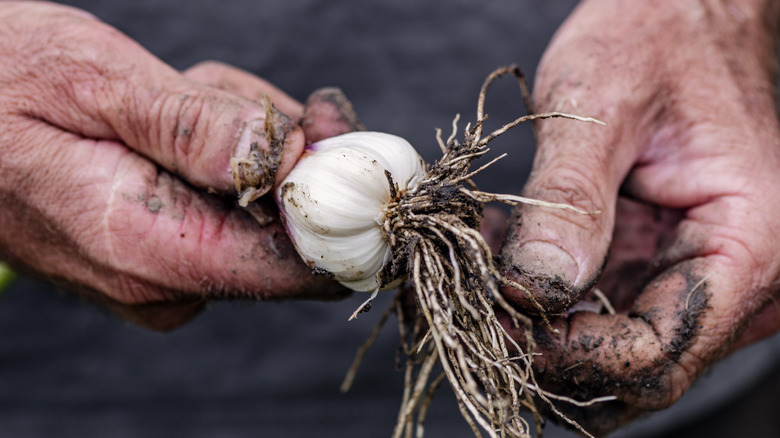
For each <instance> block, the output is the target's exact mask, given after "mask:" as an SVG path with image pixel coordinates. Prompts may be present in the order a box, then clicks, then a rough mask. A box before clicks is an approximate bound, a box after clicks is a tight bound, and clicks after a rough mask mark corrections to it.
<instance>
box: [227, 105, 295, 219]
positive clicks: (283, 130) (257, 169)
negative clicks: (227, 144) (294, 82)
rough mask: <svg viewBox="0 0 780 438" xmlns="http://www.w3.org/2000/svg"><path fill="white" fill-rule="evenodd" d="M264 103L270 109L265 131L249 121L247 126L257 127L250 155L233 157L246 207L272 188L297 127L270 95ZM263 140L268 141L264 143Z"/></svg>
mask: <svg viewBox="0 0 780 438" xmlns="http://www.w3.org/2000/svg"><path fill="white" fill-rule="evenodd" d="M262 104H263V106H264V107H265V110H266V113H265V122H264V124H263V129H262V132H261V130H259V129H257V128H256V127H255V128H253V127H252V125H249V124H248V125H246V126H245V127H244V129H256V130H257V132H253V133H251V135H252V137H253V138H256V140H255V141H253V142H251V143H250V148H249V155H248V156H246V157H233V158H232V159H231V160H230V171H231V173H232V174H233V181H234V183H235V187H236V190H237V191H238V193H239V201H238V203H239V205H241V206H242V207H246V206H247V205H248V204H249V203H250V202H252V201H254V200H255V199H257V198H259V197H260V196H262V195H264V194H266V193H267V192H268V191H269V190H271V187H273V185H274V182H275V181H276V172H277V171H278V169H279V164H280V162H281V160H282V152H283V151H284V145H285V142H286V141H287V136H288V134H289V133H290V132H291V131H292V130H293V129H295V125H294V124H293V123H292V120H290V118H289V117H287V116H286V115H284V114H283V113H281V112H279V111H278V110H277V109H276V108H275V107H274V106H273V104H272V103H271V100H270V99H269V98H268V97H267V96H266V97H265V98H264V99H263V101H262ZM241 135H244V134H241ZM261 141H262V142H263V143H264V144H261Z"/></svg>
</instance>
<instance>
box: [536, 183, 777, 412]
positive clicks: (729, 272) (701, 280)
mask: <svg viewBox="0 0 780 438" xmlns="http://www.w3.org/2000/svg"><path fill="white" fill-rule="evenodd" d="M747 198H750V197H749V196H748V197H747ZM747 202H748V201H747V200H746V199H745V198H735V197H728V196H726V197H722V198H718V199H715V200H712V201H711V202H710V203H708V204H706V205H703V206H700V207H696V208H694V209H692V210H691V211H690V212H689V213H688V215H687V216H686V218H685V219H683V220H682V221H681V222H680V224H679V226H678V231H677V233H676V235H675V236H674V237H673V238H672V240H671V242H670V243H668V244H667V246H665V247H664V248H663V249H662V250H661V255H660V256H659V257H658V258H657V259H656V261H655V262H654V263H655V264H657V265H660V266H663V267H664V268H663V269H664V270H663V272H661V273H660V275H659V276H657V277H656V278H654V279H653V280H651V281H650V282H649V283H648V284H647V285H646V286H644V288H643V289H642V291H641V293H640V294H639V296H638V297H637V299H636V301H635V302H634V304H633V306H632V308H631V310H630V311H629V312H628V313H627V314H617V315H599V314H596V313H589V312H580V313H574V314H572V315H570V316H569V317H567V318H566V319H560V320H558V321H556V322H554V324H553V325H554V326H555V327H556V328H557V329H558V330H559V331H560V333H559V334H552V333H549V332H547V331H546V330H541V329H540V330H538V331H537V333H536V338H537V346H538V350H539V351H538V352H541V353H542V354H541V355H540V356H538V358H537V359H536V360H535V363H534V365H535V366H538V367H539V371H540V372H539V374H538V377H539V378H540V379H541V380H542V381H543V382H544V385H546V386H547V387H548V388H550V389H551V390H553V391H556V390H557V391H562V392H565V393H567V394H569V395H574V396H575V398H580V399H590V398H592V397H594V396H599V395H615V396H617V397H618V399H619V401H620V402H621V403H622V404H623V405H625V406H626V409H629V408H630V409H632V410H635V409H639V410H656V409H661V408H665V407H667V406H669V405H670V404H672V403H674V402H675V401H676V400H677V399H678V398H679V397H680V396H681V395H682V394H683V393H684V392H685V391H686V390H687V389H688V387H689V386H690V384H691V382H693V380H694V379H695V378H696V377H697V376H698V375H699V374H700V373H702V372H703V371H704V370H705V369H706V367H707V366H708V365H709V364H711V363H712V362H714V361H715V360H717V359H719V358H721V357H723V356H724V355H725V354H727V353H728V352H729V351H731V350H732V348H733V342H734V341H735V340H737V339H739V336H740V334H741V333H742V330H743V329H744V328H745V327H746V325H747V323H748V321H750V320H751V317H752V315H755V314H756V313H757V312H758V311H759V310H760V309H761V308H763V307H765V306H766V305H767V303H768V300H769V297H771V294H767V291H768V290H771V287H772V284H773V281H774V280H773V279H774V278H776V276H777V272H778V271H777V269H778V267H777V266H776V265H777V262H775V261H772V262H771V263H770V264H769V265H763V266H762V265H756V264H755V263H753V260H755V259H763V260H769V259H768V258H766V257H768V256H770V254H772V253H773V244H772V242H771V239H769V238H768V236H767V235H766V233H767V232H770V233H771V232H773V231H772V230H766V228H764V227H759V226H758V223H757V222H760V221H761V220H762V219H757V218H760V217H765V216H764V214H765V212H757V211H755V210H754V213H755V214H749V215H746V214H743V213H742V212H743V211H744V209H745V207H746V203H747ZM714 217H717V218H719V219H720V221H719V222H720V223H718V224H716V223H715V222H714V221H713V220H712V218H714ZM735 230H736V233H735ZM745 230H750V231H748V232H745ZM766 328H767V327H761V326H758V327H756V330H760V331H762V332H763V333H766ZM770 328H771V324H770ZM747 333H749V332H747ZM612 407H614V405H612ZM587 412H588V410H585V413H582V412H580V413H575V415H585V417H584V418H588V417H590V415H589V414H587ZM638 412H639V411H635V413H638ZM628 418H629V416H627V417H626V419H628Z"/></svg>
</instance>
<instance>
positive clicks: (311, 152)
mask: <svg viewBox="0 0 780 438" xmlns="http://www.w3.org/2000/svg"><path fill="white" fill-rule="evenodd" d="M385 170H387V171H388V172H390V175H391V176H392V179H393V182H394V183H395V184H396V185H397V187H398V189H399V191H401V192H402V191H404V190H407V189H410V188H412V187H414V186H415V185H416V184H417V183H418V182H419V181H421V180H422V178H423V177H424V176H425V164H424V163H423V160H422V159H421V158H420V156H419V155H418V154H417V152H416V151H415V150H414V148H413V147H412V145H410V144H409V142H407V141H406V140H404V139H403V138H401V137H398V136H395V135H392V134H386V133H382V132H351V133H348V134H342V135H339V136H336V137H331V138H328V139H325V140H322V141H319V142H317V143H314V144H312V145H310V146H308V147H307V150H306V151H305V152H304V154H303V156H302V157H301V158H300V160H299V161H298V163H297V164H296V165H295V167H294V168H293V170H292V171H291V172H290V173H289V175H287V178H285V180H284V181H283V182H282V183H281V184H280V185H279V188H278V189H277V190H276V199H277V202H278V203H279V207H280V210H281V215H282V218H283V219H284V222H285V226H286V227H287V231H288V233H289V234H290V238H291V239H292V242H293V244H294V245H295V248H296V249H297V250H298V253H299V254H300V255H301V257H302V258H303V259H304V261H305V262H307V264H309V266H312V267H315V268H318V269H321V270H324V271H327V272H329V273H331V274H332V275H333V277H334V278H335V279H336V280H337V281H339V282H341V283H342V284H343V285H345V286H347V287H349V288H350V289H353V290H356V291H366V292H371V291H375V290H376V289H377V288H379V287H381V286H387V285H381V284H379V281H378V279H377V274H378V273H379V272H380V270H381V269H382V267H383V266H384V265H385V263H387V262H388V260H390V256H391V253H390V246H389V244H388V243H387V240H386V238H385V233H384V231H383V229H382V224H383V222H384V215H385V214H386V212H385V206H386V205H387V204H388V203H389V202H390V201H391V199H390V198H391V192H390V185H389V183H388V179H387V177H386V175H385Z"/></svg>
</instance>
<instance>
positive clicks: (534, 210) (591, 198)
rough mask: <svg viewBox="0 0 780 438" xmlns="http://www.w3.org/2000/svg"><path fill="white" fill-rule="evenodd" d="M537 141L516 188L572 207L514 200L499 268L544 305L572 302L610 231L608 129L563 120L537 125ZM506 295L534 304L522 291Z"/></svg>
mask: <svg viewBox="0 0 780 438" xmlns="http://www.w3.org/2000/svg"><path fill="white" fill-rule="evenodd" d="M539 128H540V129H539V143H538V149H537V154H536V157H535V159H534V165H533V169H532V171H531V175H530V176H529V180H528V182H527V183H526V186H525V188H524V189H523V195H524V196H526V197H529V198H534V199H539V200H544V201H548V202H556V203H563V204H568V205H571V206H574V207H577V208H579V209H581V210H584V211H586V212H591V213H592V214H582V213H578V212H574V211H571V210H564V209H555V208H546V207H537V206H532V205H522V206H519V207H518V208H517V209H516V210H515V211H514V212H513V217H512V221H511V224H512V225H511V227H510V230H509V234H508V236H507V240H506V242H505V244H504V247H503V249H502V260H503V261H504V269H505V274H506V275H507V276H508V278H510V279H512V280H514V281H515V282H518V283H520V284H521V285H522V286H524V287H525V288H526V289H528V291H530V292H531V294H532V295H533V296H534V298H535V299H536V301H537V302H538V303H539V304H540V305H541V306H542V307H543V309H544V311H546V312H552V313H557V312H560V311H562V310H565V309H567V308H568V307H570V306H571V305H573V304H574V303H576V302H577V301H578V300H579V299H580V297H581V296H582V294H584V293H585V292H587V291H588V290H589V289H590V288H591V287H592V286H593V285H594V284H595V283H596V281H597V280H598V276H599V274H600V271H601V267H602V265H603V264H604V262H605V259H606V256H607V252H608V248H609V245H610V241H611V237H612V229H613V226H614V218H615V204H616V202H617V192H618V188H619V185H620V181H621V179H622V172H621V171H620V170H619V169H616V168H615V167H616V166H617V164H616V163H615V162H614V161H612V160H610V157H608V156H607V154H608V149H609V148H608V147H607V145H608V143H607V142H605V140H606V138H605V137H609V133H607V132H599V131H603V130H605V129H607V128H605V127H602V126H590V125H589V126H584V125H581V124H579V123H576V124H575V123H574V122H572V121H569V120H565V121H564V120H560V121H559V120H545V121H542V123H540V124H539ZM505 293H506V294H507V298H509V299H510V300H513V301H515V302H517V303H518V304H520V305H522V306H523V307H524V308H527V309H529V310H538V309H534V306H532V305H531V303H530V302H529V299H528V297H527V296H526V295H525V293H524V292H521V291H519V290H514V289H512V290H509V291H506V292H505Z"/></svg>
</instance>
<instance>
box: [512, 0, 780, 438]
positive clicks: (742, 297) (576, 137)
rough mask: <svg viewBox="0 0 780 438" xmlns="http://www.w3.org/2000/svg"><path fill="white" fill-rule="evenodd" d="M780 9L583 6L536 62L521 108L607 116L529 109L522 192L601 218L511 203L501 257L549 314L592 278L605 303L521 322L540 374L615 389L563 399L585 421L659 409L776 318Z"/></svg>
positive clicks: (771, 327) (606, 424) (558, 384)
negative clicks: (533, 123) (609, 310)
mask: <svg viewBox="0 0 780 438" xmlns="http://www.w3.org/2000/svg"><path fill="white" fill-rule="evenodd" d="M778 9H780V8H778V4H777V2H770V1H761V0H735V1H731V2H714V1H713V2H709V1H703V2H700V1H687V0H686V1H678V2H661V1H647V2H621V1H619V0H586V1H584V2H583V3H582V4H581V5H580V6H579V7H578V8H577V10H576V11H575V12H574V13H573V14H572V16H571V17H570V18H569V19H568V21H567V22H566V23H565V24H564V25H563V27H562V28H561V29H560V30H559V32H558V33H557V35H556V37H555V38H554V40H553V41H552V43H551V44H550V46H549V48H548V50H547V52H546V54H545V56H544V58H543V60H542V63H541V66H540V69H539V73H538V77H537V83H536V88H535V97H536V105H537V106H536V108H535V110H536V112H545V111H552V110H557V111H566V112H570V113H575V114H579V115H583V116H592V117H596V118H598V119H601V120H603V121H605V122H606V123H607V125H608V126H606V127H602V126H597V125H591V124H581V123H577V122H572V121H568V120H545V121H541V122H540V123H539V125H538V129H539V132H538V134H539V135H538V138H539V148H538V153H537V156H536V158H535V161H534V167H533V171H532V173H531V176H530V178H529V181H528V183H527V185H526V186H525V188H524V194H525V195H526V196H529V197H533V198H537V199H543V200H545V201H554V202H563V203H567V204H571V205H574V206H576V207H579V208H581V209H583V210H586V211H589V212H596V211H600V214H592V215H581V214H577V213H572V212H570V211H567V210H555V209H545V208H539V207H522V208H520V209H519V210H517V211H516V214H515V216H514V219H513V226H512V229H511V230H510V233H509V236H508V240H507V242H506V244H505V246H504V248H503V251H502V256H503V260H504V261H505V263H506V268H505V269H506V272H507V273H508V274H509V275H510V276H513V277H514V278H515V279H516V280H518V281H520V282H521V283H524V284H525V285H526V286H527V287H528V288H529V290H530V292H531V295H532V296H533V297H535V299H536V301H538V303H539V304H540V305H541V306H542V307H544V308H545V310H546V311H547V312H551V313H554V314H559V315H560V314H561V312H564V311H566V310H567V309H568V308H570V307H571V306H573V305H575V304H577V303H578V302H579V301H580V300H582V299H583V297H585V299H589V298H590V297H589V296H586V293H588V291H591V290H592V288H593V287H594V286H595V287H597V288H598V289H600V290H601V291H603V293H604V294H605V295H606V296H607V297H608V298H609V299H610V300H611V302H612V304H613V305H614V307H615V308H616V310H617V313H616V314H614V315H610V314H605V313H606V312H602V314H598V313H593V312H584V311H580V312H572V313H569V314H563V315H561V316H560V317H558V318H554V319H553V322H552V325H553V326H554V327H555V328H557V329H558V330H559V331H560V333H558V334H554V333H550V332H549V331H547V330H546V329H544V328H540V329H539V330H538V331H537V333H536V339H537V344H538V346H537V347H538V350H537V351H538V352H540V353H542V356H539V357H538V358H536V362H535V363H536V367H537V369H538V376H539V377H540V379H541V381H542V382H543V384H544V385H546V386H547V387H548V388H550V389H551V390H553V391H557V392H558V393H560V394H563V395H567V396H573V397H574V398H579V399H590V398H593V397H597V396H604V395H615V396H617V398H618V401H616V402H610V403H602V404H598V405H596V406H594V407H592V408H588V409H575V408H573V407H571V409H570V410H567V412H568V413H569V414H570V415H571V416H573V418H574V419H575V420H578V421H580V422H582V423H584V425H585V427H586V429H588V430H589V431H592V432H594V433H597V434H601V433H605V432H607V431H609V430H612V429H614V428H616V427H618V426H620V425H621V424H622V423H624V422H626V421H628V420H629V419H631V418H633V417H634V416H636V415H637V414H638V413H640V412H642V411H646V410H656V409H662V408H665V407H667V406H669V405H671V404H672V403H674V402H675V401H676V400H677V399H678V398H679V397H680V396H681V395H682V394H683V393H684V392H685V391H686V390H687V389H688V387H689V386H690V384H691V382H693V380H694V379H696V377H697V376H699V375H700V374H701V373H702V372H703V370H704V369H705V368H706V367H707V366H708V365H710V364H711V363H713V362H714V361H716V360H718V359H719V358H722V357H723V356H725V355H727V354H729V353H730V352H732V351H734V350H735V349H737V348H739V347H741V346H744V345H746V344H747V343H750V342H752V341H754V340H757V339H760V338H761V337H764V336H766V335H768V334H770V333H773V332H775V331H777V330H778V328H779V327H780V312H779V311H778V308H777V306H776V304H774V301H773V300H774V297H775V293H776V292H777V284H778V283H777V282H778V279H779V277H780V258H778V257H777V254H778V252H780V220H778V218H780V190H778V187H780V147H779V146H780V129H778V123H777V114H776V112H775V106H774V94H773V91H774V88H773V86H772V84H773V76H772V73H773V71H772V68H773V66H774V56H775V47H774V43H773V38H774V36H775V31H776V30H777V29H776V20H777V18H778V12H780V11H778ZM506 293H507V295H508V296H509V297H510V298H511V299H513V300H514V301H515V302H517V303H518V304H519V305H521V306H523V307H525V308H526V309H529V310H530V311H536V306H535V305H534V304H533V303H532V300H530V299H528V297H526V295H525V294H524V293H523V292H521V291H517V290H509V291H507V292H506ZM519 338H520V339H522V337H519ZM560 405H562V404H561V403H559V406H560ZM560 407H562V408H566V407H567V406H560Z"/></svg>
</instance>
